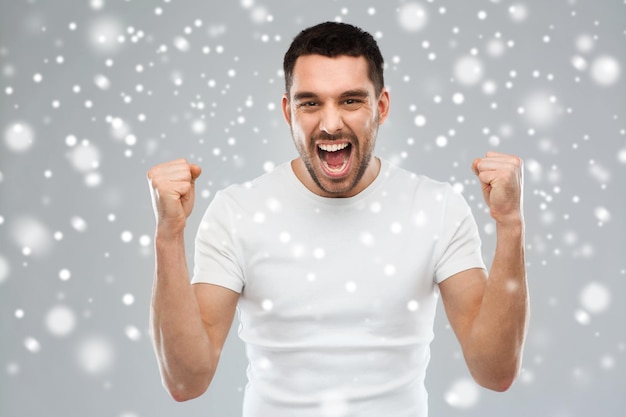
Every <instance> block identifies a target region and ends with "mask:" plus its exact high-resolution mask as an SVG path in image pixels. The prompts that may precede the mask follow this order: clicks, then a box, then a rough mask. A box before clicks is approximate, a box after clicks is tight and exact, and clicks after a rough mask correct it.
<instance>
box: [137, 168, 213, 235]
mask: <svg viewBox="0 0 626 417" xmlns="http://www.w3.org/2000/svg"><path fill="white" fill-rule="evenodd" d="M201 172H202V170H201V169H200V167H199V166H198V165H194V164H189V163H188V162H187V161H186V160H185V159H177V160H174V161H170V162H165V163H163V164H159V165H156V166H154V167H153V168H152V169H150V171H148V181H149V183H150V193H151V195H152V206H153V208H154V215H155V216H156V221H157V229H158V231H159V233H160V234H164V235H166V236H174V235H178V234H181V233H182V232H183V230H184V229H185V224H186V222H187V217H189V215H190V214H191V210H192V209H193V203H194V182H195V180H196V178H198V177H199V176H200V173H201Z"/></svg>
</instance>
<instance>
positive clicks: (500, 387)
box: [479, 377, 516, 392]
mask: <svg viewBox="0 0 626 417" xmlns="http://www.w3.org/2000/svg"><path fill="white" fill-rule="evenodd" d="M515 380H516V378H515V377H513V378H499V379H494V380H492V381H488V382H484V383H480V382H479V384H480V385H481V386H482V387H483V388H487V389H489V390H491V391H495V392H505V391H508V390H509V388H511V386H513V383H514V382H515Z"/></svg>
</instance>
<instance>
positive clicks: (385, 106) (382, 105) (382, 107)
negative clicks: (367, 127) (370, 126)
mask: <svg viewBox="0 0 626 417" xmlns="http://www.w3.org/2000/svg"><path fill="white" fill-rule="evenodd" d="M390 106H391V102H390V98H389V91H388V90H387V89H386V88H385V87H383V91H381V93H380V97H378V124H379V125H382V124H383V123H384V122H385V120H387V116H389V108H390Z"/></svg>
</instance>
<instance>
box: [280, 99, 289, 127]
mask: <svg viewBox="0 0 626 417" xmlns="http://www.w3.org/2000/svg"><path fill="white" fill-rule="evenodd" d="M281 105H282V109H283V117H284V118H285V121H286V122H287V124H288V125H289V126H291V103H290V101H289V96H288V95H287V93H285V94H283V100H282V103H281Z"/></svg>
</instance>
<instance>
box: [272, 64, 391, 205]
mask: <svg viewBox="0 0 626 417" xmlns="http://www.w3.org/2000/svg"><path fill="white" fill-rule="evenodd" d="M282 105H283V113H284V115H285V119H286V120H287V123H288V124H289V126H290V128H291V134H292V136H293V140H294V143H295V145H296V148H297V149H298V152H299V153H300V160H299V161H296V166H295V168H296V169H295V171H296V175H298V174H299V173H300V174H302V172H299V170H298V168H300V171H306V172H308V174H309V176H310V178H303V176H302V175H299V178H300V179H301V180H302V181H303V182H304V184H305V185H306V186H307V187H308V188H309V189H311V191H313V192H315V193H316V194H319V195H322V196H325V197H351V196H354V195H356V194H358V193H359V192H361V191H362V190H363V189H365V188H366V187H367V186H368V185H369V184H370V183H371V182H372V181H373V180H374V178H376V175H377V174H378V169H379V166H378V163H373V162H372V152H373V150H374V145H375V142H376V135H377V133H378V126H379V125H380V124H382V123H383V122H384V121H385V120H386V118H387V114H388V110H389V93H388V92H387V91H386V90H384V89H383V91H382V93H381V94H380V96H376V93H375V91H374V84H373V83H372V81H371V80H370V79H369V76H368V66H367V61H366V59H365V58H364V57H350V56H339V57H335V58H329V57H325V56H322V55H304V56H301V57H299V58H298V60H297V61H296V64H295V67H294V70H293V83H292V85H291V90H290V91H289V92H288V94H285V96H284V97H283V101H282ZM302 165H303V166H304V167H305V168H306V170H304V169H302Z"/></svg>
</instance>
